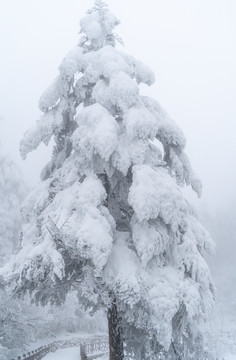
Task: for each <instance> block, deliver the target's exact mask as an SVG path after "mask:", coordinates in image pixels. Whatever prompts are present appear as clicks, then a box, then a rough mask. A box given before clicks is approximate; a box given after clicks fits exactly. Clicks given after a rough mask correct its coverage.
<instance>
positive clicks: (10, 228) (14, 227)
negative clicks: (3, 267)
mask: <svg viewBox="0 0 236 360" xmlns="http://www.w3.org/2000/svg"><path fill="white" fill-rule="evenodd" d="M25 194H26V185H25V183H24V181H23V178H22V175H21V172H20V170H19V169H18V167H17V165H16V164H15V163H14V162H13V161H12V160H11V159H10V158H9V157H8V156H7V155H6V154H5V153H4V151H3V150H2V147H1V145H0V263H1V262H2V261H3V257H5V256H7V255H10V254H11V253H12V251H13V250H14V249H16V247H17V245H18V244H19V239H20V224H21V217H20V206H21V202H22V200H23V198H24V196H25Z"/></svg>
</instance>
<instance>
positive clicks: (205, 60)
mask: <svg viewBox="0 0 236 360" xmlns="http://www.w3.org/2000/svg"><path fill="white" fill-rule="evenodd" d="M106 2H107V4H108V5H109V7H110V9H111V10H112V12H114V13H115V14H116V16H117V17H118V18H119V19H120V20H121V24H120V26H119V27H118V30H117V32H118V34H119V35H120V36H121V38H122V39H123V41H124V46H125V48H124V50H125V51H126V52H127V53H129V54H131V55H133V56H135V57H136V58H137V59H139V60H141V61H143V62H144V63H146V64H147V65H148V66H150V68H151V69H152V70H153V72H154V73H155V76H156V82H155V84H154V85H153V86H151V87H150V88H149V87H148V86H144V85H143V86H142V92H143V94H148V95H150V96H152V97H155V98H156V99H157V100H158V101H159V102H160V104H161V105H162V106H163V107H164V109H165V110H166V111H167V112H168V113H169V115H170V116H171V117H172V118H173V119H174V120H175V121H176V122H177V124H178V125H179V126H180V127H181V129H182V130H183V132H184V133H185V135H186V138H187V148H186V152H187V154H188V156H189V158H190V160H191V163H192V166H193V168H194V170H195V172H196V173H197V174H198V176H199V177H200V179H201V180H202V183H203V195H202V197H201V199H197V197H196V196H195V195H192V193H191V191H190V190H189V191H187V196H188V197H189V199H190V200H191V201H192V202H193V203H194V205H195V206H196V208H197V211H198V213H199V217H200V218H201V219H202V221H203V223H204V224H205V225H206V227H207V228H208V230H209V231H210V233H211V235H212V237H213V239H214V240H215V242H216V244H217V250H216V255H215V256H214V257H213V258H211V259H209V263H210V265H211V269H212V273H213V277H214V279H215V283H216V285H218V289H217V294H218V295H217V299H219V303H220V302H221V304H223V305H220V306H221V309H223V308H224V309H225V310H224V311H225V313H227V309H229V313H230V315H229V314H227V315H225V316H226V317H227V316H228V318H227V319H229V316H230V317H231V318H233V317H235V316H236V305H235V302H234V301H233V300H232V299H233V298H234V296H236V285H235V284H236V283H235V281H234V280H235V278H236V268H235V264H234V253H235V251H236V235H235V230H236V229H235V224H236V206H235V201H236V192H235V184H236V170H235V164H236V125H235V120H236V106H235V99H236V66H235V64H236V45H235V44H236V22H235V18H236V2H235V1H234V0H224V1H223V0H208V1H205V0H198V1H189V0H179V1H176V0H146V1H145V2H144V1H138V2H137V1H135V0H129V1H125V0H119V1H114V0H107V1H106ZM92 5H93V1H92V0H87V1H85V0H67V1H62V0H59V1H58V0H50V1H48V0H34V1H32V0H22V1H17V0H9V1H7V2H4V3H3V4H2V7H1V13H0V48H1V56H0V80H1V81H0V142H1V143H2V147H3V149H4V151H5V152H6V153H8V154H9V155H10V157H11V158H12V159H13V160H14V161H15V162H16V163H17V164H18V166H19V168H20V169H21V171H22V174H23V176H24V178H25V180H26V182H27V183H28V184H29V185H30V186H31V187H34V186H36V185H37V184H38V183H39V182H40V172H41V170H42V168H43V166H44V165H45V164H46V163H47V162H48V160H49V158H50V156H51V151H52V147H51V145H49V146H48V147H46V146H44V145H40V147H39V149H38V150H37V151H35V152H32V153H31V154H29V155H28V157H27V159H26V160H25V161H23V160H22V159H21V157H20V154H19V143H20V140H21V139H22V137H23V134H24V133H25V132H26V131H27V130H28V129H29V128H30V127H32V126H33V125H34V123H35V121H36V120H37V119H39V118H40V116H41V113H40V111H39V109H38V100H39V98H40V96H41V94H42V92H43V91H44V90H45V89H46V88H47V87H48V86H49V84H50V83H51V81H52V80H53V79H54V78H55V77H56V76H57V73H58V70H57V69H58V66H59V64H60V62H61V60H62V59H63V57H64V56H65V54H66V53H67V52H68V51H69V50H70V49H72V48H73V47H74V46H75V45H76V44H77V43H78V32H79V19H80V18H81V16H82V15H83V14H84V13H85V12H86V11H87V9H88V8H89V7H91V6H92ZM119 47H120V48H122V46H121V45H119ZM229 293H230V299H231V300H232V301H231V302H230V304H227V297H228V295H227V294H229ZM217 301H218V300H217ZM217 304H218V302H217ZM217 306H218V305H217Z"/></svg>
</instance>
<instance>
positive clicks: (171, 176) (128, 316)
mask: <svg viewBox="0 0 236 360" xmlns="http://www.w3.org/2000/svg"><path fill="white" fill-rule="evenodd" d="M118 24H119V21H118V20H117V18H116V17H115V16H114V15H113V14H112V13H111V12H110V11H109V10H108V8H107V6H106V4H105V3H103V2H102V1H101V0H97V1H95V5H94V7H93V8H92V9H91V10H89V11H88V13H87V14H86V15H85V16H84V17H83V18H82V20H81V22H80V25H81V36H80V41H79V44H78V46H76V47H75V48H74V49H73V50H72V51H70V52H69V53H68V54H67V55H66V57H65V58H64V59H63V61H62V63H61V65H60V66H59V74H58V76H57V78H56V79H55V80H54V81H53V83H52V84H51V85H50V86H49V88H48V89H47V90H46V91H45V92H44V93H43V95H42V97H41V99H40V101H39V107H40V109H41V110H42V112H43V115H42V117H41V118H40V119H39V120H38V121H37V123H36V125H35V126H34V127H33V128H32V129H31V130H29V131H28V132H27V133H26V134H25V136H24V138H23V140H22V142H21V148H20V149H21V154H22V157H23V158H25V157H26V155H27V153H28V152H30V151H32V150H34V149H36V148H37V146H38V145H39V144H40V143H41V142H43V143H45V144H46V145H47V144H48V143H49V141H50V140H51V139H52V141H53V142H54V149H53V154H52V158H51V160H50V161H49V163H48V164H47V165H46V166H45V168H44V169H43V171H42V174H41V177H42V183H41V184H40V186H39V187H38V188H36V189H35V190H34V191H33V192H32V193H31V194H30V195H29V196H28V197H27V199H26V201H25V202H24V206H23V209H22V211H23V218H24V224H23V227H22V233H23V238H22V249H21V250H20V252H19V253H18V255H17V256H16V257H15V258H14V259H13V260H12V263H11V264H10V267H11V272H10V273H9V271H5V277H8V278H9V279H12V278H13V279H14V281H16V286H15V292H16V293H17V294H19V295H21V294H23V293H25V292H27V291H30V293H31V294H32V295H33V296H34V299H35V301H36V302H40V303H42V304H45V303H47V302H48V301H51V302H54V303H61V302H63V301H64V300H65V297H66V294H67V293H68V291H69V290H70V289H71V288H73V289H77V291H78V298H79V301H80V303H81V304H83V305H84V307H85V308H87V309H89V310H90V311H92V312H94V311H96V310H98V309H100V308H105V309H106V310H107V316H108V324H109V340H110V359H111V360H121V359H123V357H124V352H125V353H126V354H129V355H133V356H135V358H136V359H157V358H158V359H159V357H158V356H160V354H161V353H162V354H163V356H167V354H168V358H173V359H180V358H181V359H185V358H189V357H188V356H189V352H191V351H193V350H192V346H193V345H194V341H196V339H197V330H196V329H197V323H198V321H199V319H200V318H202V317H204V316H205V314H206V313H207V312H208V311H209V310H210V309H211V307H212V304H213V299H214V287H213V285H212V280H211V276H210V273H209V269H208V266H207V263H206V261H205V260H204V256H205V254H207V253H209V252H211V251H212V248H213V243H212V240H211V238H210V236H209V234H208V232H207V231H206V230H205V229H204V228H203V226H202V225H201V224H200V222H199V220H198V219H197V217H196V215H195V213H194V210H193V208H192V207H191V205H190V204H189V203H188V202H187V201H186V200H185V199H184V197H183V194H182V191H181V190H182V187H183V186H185V185H186V186H188V185H190V186H191V187H192V188H193V190H194V191H195V192H196V193H197V194H198V195H199V196H200V194H201V183H200V181H199V180H198V178H197V177H196V175H195V174H194V172H193V170H192V168H191V165H190V162H189V160H188V157H187V155H186V154H185V152H184V148H185V144H186V140H185V137H184V135H183V132H182V131H181V129H180V128H179V127H178V126H177V124H176V123H175V122H174V121H173V120H172V119H170V117H169V116H168V114H167V113H166V112H165V111H164V110H163V109H162V107H161V106H160V105H159V103H158V102H157V101H156V100H154V99H152V98H149V97H146V96H142V95H141V93H140V89H139V84H141V83H143V84H147V85H148V86H150V85H152V84H153V83H154V80H155V78H154V74H153V72H152V71H151V70H150V69H149V68H148V67H147V66H146V65H144V64H143V63H142V62H140V61H137V60H136V59H135V58H134V57H132V56H130V55H127V54H125V53H124V52H122V51H120V50H117V48H116V43H117V41H120V39H119V37H118V36H117V35H116V34H115V33H114V29H115V27H116V26H117V25H118ZM8 268H9V266H8ZM3 274H4V272H3Z"/></svg>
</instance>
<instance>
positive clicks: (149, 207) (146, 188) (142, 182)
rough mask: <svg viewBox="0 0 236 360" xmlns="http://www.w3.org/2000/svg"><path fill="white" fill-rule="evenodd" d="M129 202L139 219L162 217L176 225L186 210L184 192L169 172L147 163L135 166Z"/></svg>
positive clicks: (166, 222) (167, 222)
mask: <svg viewBox="0 0 236 360" xmlns="http://www.w3.org/2000/svg"><path fill="white" fill-rule="evenodd" d="M129 203H130V205H131V206H132V207H133V209H134V211H135V214H136V215H137V217H138V219H139V221H143V220H149V219H156V218H157V217H160V218H161V219H162V220H163V221H164V223H165V224H169V225H172V226H174V227H175V226H176V225H177V224H178V223H179V221H180V219H181V216H182V213H183V212H184V211H186V205H185V201H184V200H183V197H182V194H181V192H180V190H179V188H178V187H177V185H176V183H175V181H174V180H173V179H172V177H171V176H170V175H169V174H168V172H167V171H166V170H165V169H162V168H156V169H153V168H151V167H150V166H147V165H143V166H134V167H133V183H132V185H131V187H130V192H129Z"/></svg>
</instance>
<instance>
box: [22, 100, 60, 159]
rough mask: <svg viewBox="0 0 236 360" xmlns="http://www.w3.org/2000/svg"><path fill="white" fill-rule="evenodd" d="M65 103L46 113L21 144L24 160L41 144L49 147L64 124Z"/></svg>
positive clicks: (27, 133)
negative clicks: (51, 140) (53, 137)
mask: <svg viewBox="0 0 236 360" xmlns="http://www.w3.org/2000/svg"><path fill="white" fill-rule="evenodd" d="M63 109H64V103H63V102H62V103H61V104H59V105H58V106H57V107H56V108H55V109H52V110H50V111H49V112H47V113H45V114H44V115H43V116H42V117H41V118H40V119H39V120H38V121H37V123H36V125H34V127H33V128H32V129H30V130H28V131H27V132H26V133H25V134H24V137H23V139H22V140H21V143H20V153H21V157H22V159H25V158H26V155H27V154H28V153H29V152H31V151H33V150H35V149H37V147H38V146H39V145H40V143H41V142H43V143H44V144H45V145H48V143H49V141H50V139H51V137H52V136H53V135H54V134H55V133H56V132H57V130H59V129H60V128H61V126H62V123H63Z"/></svg>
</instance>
